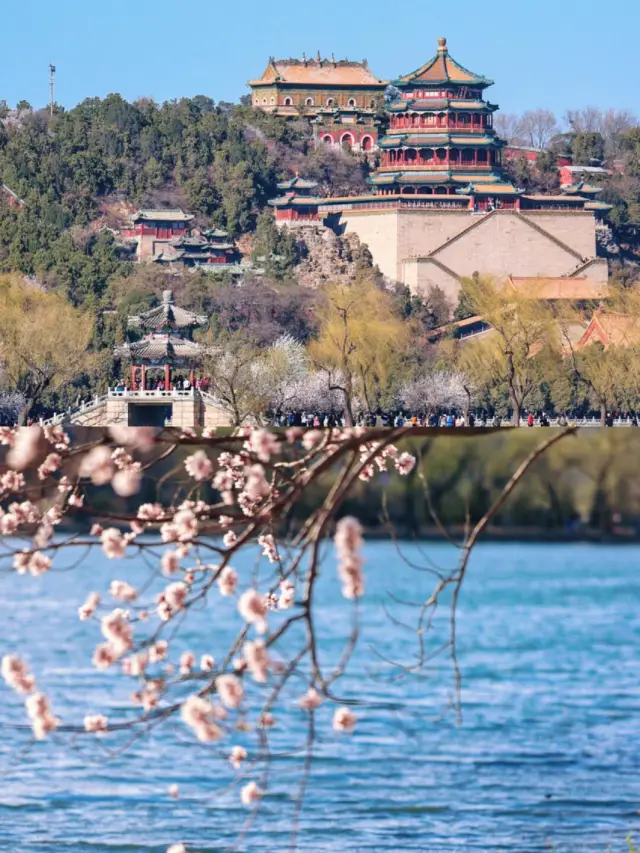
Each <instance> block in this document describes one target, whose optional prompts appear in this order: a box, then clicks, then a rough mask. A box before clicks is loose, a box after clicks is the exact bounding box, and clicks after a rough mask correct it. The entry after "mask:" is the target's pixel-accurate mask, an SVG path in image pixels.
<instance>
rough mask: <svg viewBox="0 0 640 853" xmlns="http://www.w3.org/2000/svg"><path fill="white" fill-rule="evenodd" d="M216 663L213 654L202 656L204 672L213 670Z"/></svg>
mask: <svg viewBox="0 0 640 853" xmlns="http://www.w3.org/2000/svg"><path fill="white" fill-rule="evenodd" d="M215 665H216V662H215V659H214V658H213V655H202V657H201V658H200V669H201V670H202V671H203V672H211V671H212V670H213V668H214V666H215Z"/></svg>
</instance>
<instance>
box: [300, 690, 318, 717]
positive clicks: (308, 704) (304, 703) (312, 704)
mask: <svg viewBox="0 0 640 853" xmlns="http://www.w3.org/2000/svg"><path fill="white" fill-rule="evenodd" d="M322 702H323V698H322V696H321V695H320V694H319V693H318V691H317V690H316V689H315V687H310V688H309V689H308V690H307V692H306V693H305V694H304V695H303V696H301V697H300V698H299V699H298V705H299V706H300V707H301V708H302V710H303V711H314V710H315V709H316V708H319V707H320V705H322Z"/></svg>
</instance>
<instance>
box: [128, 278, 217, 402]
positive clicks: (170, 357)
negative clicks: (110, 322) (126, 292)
mask: <svg viewBox="0 0 640 853" xmlns="http://www.w3.org/2000/svg"><path fill="white" fill-rule="evenodd" d="M206 322H207V318H206V316H204V315H203V314H195V313H194V312H192V311H186V310H185V309H184V308H179V307H178V306H177V305H175V304H174V302H173V294H172V292H171V291H170V290H165V291H164V293H163V295H162V303H161V304H160V305H158V306H157V307H156V308H152V309H151V310H150V311H145V312H144V313H143V314H137V315H134V316H131V317H129V323H128V325H129V328H130V329H140V330H142V331H143V332H144V337H142V338H141V339H140V340H138V341H133V342H128V343H125V344H123V345H122V346H119V347H117V348H116V350H115V354H116V356H118V357H119V358H121V359H124V360H127V361H130V362H131V390H132V391H146V390H153V389H152V387H151V383H150V381H149V377H148V374H149V372H150V371H161V376H160V378H159V380H158V379H156V380H155V384H156V386H157V385H158V384H159V385H160V389H159V390H163V391H171V390H172V388H173V385H172V370H173V369H174V368H182V369H183V370H188V371H189V381H190V385H191V387H193V385H194V380H195V377H194V369H195V367H196V365H197V363H198V362H199V360H200V359H201V358H202V354H203V347H202V345H201V344H199V343H197V342H195V341H194V340H192V334H193V330H194V329H196V328H198V327H199V326H204V325H205V324H206Z"/></svg>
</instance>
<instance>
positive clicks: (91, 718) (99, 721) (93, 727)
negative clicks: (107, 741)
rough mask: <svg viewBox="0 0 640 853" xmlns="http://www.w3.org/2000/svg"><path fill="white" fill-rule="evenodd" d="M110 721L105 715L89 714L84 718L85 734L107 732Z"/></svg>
mask: <svg viewBox="0 0 640 853" xmlns="http://www.w3.org/2000/svg"><path fill="white" fill-rule="evenodd" d="M108 724H109V721H108V720H107V718H106V717H105V716H104V715H103V714H88V715H87V716H86V717H85V718H84V730H85V732H95V734H100V733H102V732H106V731H107V726H108Z"/></svg>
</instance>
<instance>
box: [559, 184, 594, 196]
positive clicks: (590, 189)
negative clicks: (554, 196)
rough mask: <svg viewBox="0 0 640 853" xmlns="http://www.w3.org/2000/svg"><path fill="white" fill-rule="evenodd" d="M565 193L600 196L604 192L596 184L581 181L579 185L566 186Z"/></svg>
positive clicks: (563, 190)
mask: <svg viewBox="0 0 640 853" xmlns="http://www.w3.org/2000/svg"><path fill="white" fill-rule="evenodd" d="M561 189H562V192H563V193H583V194H584V195H598V193H601V192H602V189H603V188H602V187H597V186H595V185H594V184H586V183H585V182H584V181H579V182H578V183H577V184H565V185H564V186H563V187H562V188H561Z"/></svg>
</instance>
